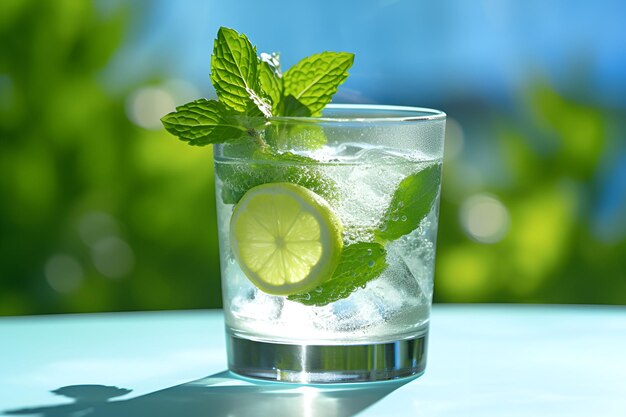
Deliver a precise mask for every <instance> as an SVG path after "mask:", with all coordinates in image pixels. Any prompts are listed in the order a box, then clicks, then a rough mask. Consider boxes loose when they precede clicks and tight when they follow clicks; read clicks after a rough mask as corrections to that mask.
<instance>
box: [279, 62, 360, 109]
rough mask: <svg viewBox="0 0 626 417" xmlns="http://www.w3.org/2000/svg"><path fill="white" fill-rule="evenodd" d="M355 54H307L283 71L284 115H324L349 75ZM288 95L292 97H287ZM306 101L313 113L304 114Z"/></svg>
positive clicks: (282, 107)
mask: <svg viewBox="0 0 626 417" xmlns="http://www.w3.org/2000/svg"><path fill="white" fill-rule="evenodd" d="M353 62H354V54H350V53H346V52H322V53H321V54H316V55H312V56H310V57H308V58H304V59H303V60H301V61H300V62H298V63H297V64H296V65H294V66H293V67H291V68H290V69H289V70H288V71H287V72H285V74H284V75H283V100H281V103H283V104H281V106H280V107H279V108H280V113H279V114H280V115H281V116H304V115H306V116H313V117H317V116H321V114H322V110H323V109H324V107H326V105H327V104H328V103H330V100H331V99H332V97H333V95H334V94H335V93H336V92H337V87H339V85H340V84H341V83H343V82H344V81H345V80H346V78H347V77H348V72H347V71H348V69H349V68H350V67H351V66H352V63H353ZM288 97H292V98H290V99H287V98H288ZM299 105H302V106H304V107H305V108H306V109H308V112H309V114H300V113H301V112H302V111H303V110H302V108H301V107H300V106H299Z"/></svg>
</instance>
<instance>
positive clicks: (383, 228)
mask: <svg viewBox="0 0 626 417" xmlns="http://www.w3.org/2000/svg"><path fill="white" fill-rule="evenodd" d="M378 229H379V230H380V231H381V232H384V231H385V230H387V223H383V224H381V225H380V226H378Z"/></svg>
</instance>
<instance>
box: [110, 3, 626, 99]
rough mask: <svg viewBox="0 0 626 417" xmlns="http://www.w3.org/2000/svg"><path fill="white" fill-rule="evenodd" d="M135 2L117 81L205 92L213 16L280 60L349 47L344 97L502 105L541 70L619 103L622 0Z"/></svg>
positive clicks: (587, 95)
mask: <svg viewBox="0 0 626 417" xmlns="http://www.w3.org/2000/svg"><path fill="white" fill-rule="evenodd" d="M101 4H102V6H103V9H106V8H111V7H114V6H111V4H112V3H109V2H107V3H104V2H101ZM113 4H114V3H113ZM134 8H135V13H134V17H133V21H134V22H133V25H132V27H133V29H132V31H131V33H129V35H128V42H127V44H126V46H125V47H124V48H123V49H122V50H121V51H120V52H119V54H118V56H117V58H116V60H115V61H114V63H113V65H112V67H111V69H110V72H109V74H108V77H109V78H110V79H112V80H115V83H116V84H124V81H131V80H132V79H133V78H135V77H136V78H139V77H140V74H145V72H156V73H161V74H164V75H167V76H171V77H176V78H183V79H186V80H189V81H191V82H193V83H194V84H196V85H197V86H198V87H200V89H201V90H202V91H210V90H211V86H210V82H209V79H208V76H207V75H208V73H209V66H210V65H209V64H210V61H209V60H210V53H211V48H212V40H213V38H214V37H215V33H216V32H217V29H218V27H219V26H222V25H223V26H229V27H232V28H234V29H237V30H238V31H240V32H244V33H246V34H247V35H248V36H249V37H250V39H251V40H252V42H253V43H255V44H256V45H257V46H258V50H259V51H279V52H281V54H282V59H283V62H284V66H285V67H289V66H290V65H292V64H293V63H295V62H296V61H297V60H299V59H300V58H302V57H305V56H307V55H310V54H313V53H316V52H321V51H324V50H342V51H351V52H354V53H355V54H356V61H355V64H354V67H353V69H352V71H351V76H350V78H349V79H348V81H347V82H346V84H345V86H344V88H343V90H342V94H343V97H341V98H342V99H343V101H370V102H379V103H400V104H419V105H422V106H430V105H433V106H434V105H438V104H440V103H442V102H449V101H457V100H460V101H466V100H468V99H479V100H488V101H491V102H497V103H501V104H505V103H511V102H512V101H514V100H515V97H517V96H518V95H519V94H520V90H523V88H524V86H525V85H526V83H528V81H529V80H532V79H534V78H535V77H544V78H546V79H547V80H548V81H549V82H550V83H551V84H552V85H553V86H555V87H556V88H557V89H559V90H563V91H567V92H568V93H569V94H570V95H576V96H579V97H583V98H584V99H585V100H588V101H590V102H593V103H595V104H599V105H603V106H608V107H616V108H623V107H624V106H625V103H626V99H624V97H626V42H625V41H624V39H625V36H624V35H625V31H624V29H623V26H624V22H625V21H626V2H622V1H618V0H602V1H594V2H590V1H579V0H574V1H566V0H554V1H549V2H548V1H541V0H529V1H524V2H521V1H513V0H501V1H499V0H477V1H471V2H470V1H461V0H439V1H430V2H426V1H412V0H369V1H336V0H335V1H328V0H321V1H315V2H302V1H292V2H288V1H279V0H266V1H254V0H239V1H229V2H227V1H214V0H209V1H206V0H204V1H203V0H182V1H176V2H173V1H168V0H155V1H138V2H135V3H134Z"/></svg>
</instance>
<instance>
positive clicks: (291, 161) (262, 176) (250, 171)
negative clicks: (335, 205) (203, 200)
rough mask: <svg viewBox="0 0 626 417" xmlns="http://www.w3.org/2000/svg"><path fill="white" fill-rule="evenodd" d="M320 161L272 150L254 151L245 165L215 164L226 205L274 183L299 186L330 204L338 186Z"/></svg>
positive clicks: (335, 196) (335, 197) (333, 199)
mask: <svg viewBox="0 0 626 417" xmlns="http://www.w3.org/2000/svg"><path fill="white" fill-rule="evenodd" d="M316 164H317V161H316V160H314V159H312V158H309V157H306V156H302V155H297V154H294V153H291V152H283V153H275V152H273V151H270V150H269V149H265V150H256V151H253V153H252V154H251V156H250V157H249V158H248V160H247V161H246V163H242V164H239V163H216V164H215V174H216V175H217V177H218V178H219V179H220V182H221V187H222V191H221V197H222V201H223V202H224V203H225V204H236V203H238V202H239V200H241V197H243V195H244V194H245V193H246V192H247V191H248V190H249V189H250V188H252V187H256V186H257V185H261V184H267V183H271V182H290V183H292V184H298V185H301V186H303V187H305V188H308V189H309V190H311V191H313V192H315V193H316V194H318V195H320V196H322V197H323V198H325V199H326V200H327V201H329V202H332V201H336V199H337V193H338V191H337V184H336V183H335V182H334V181H333V180H332V179H330V178H328V177H327V176H325V175H323V173H322V172H321V171H320V169H319V167H318V166H316Z"/></svg>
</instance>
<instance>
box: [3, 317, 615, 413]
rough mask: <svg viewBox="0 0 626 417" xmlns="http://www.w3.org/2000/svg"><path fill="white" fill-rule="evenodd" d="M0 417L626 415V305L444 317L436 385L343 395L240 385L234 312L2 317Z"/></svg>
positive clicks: (437, 337) (416, 382) (349, 388)
mask: <svg viewBox="0 0 626 417" xmlns="http://www.w3.org/2000/svg"><path fill="white" fill-rule="evenodd" d="M63 387H65V388H63ZM51 391H57V392H56V393H52V392H51ZM0 415H42V416H46V417H65V416H67V417H82V416H101V417H102V416H103V417H113V416H129V417H130V416H138V417H141V416H172V417H192V416H229V417H236V416H261V417H262V416H271V417H279V416H304V417H311V416H324V417H333V416H353V415H358V416H363V417H365V416H400V415H406V416H508V417H513V416H568V417H575V416H585V417H589V416H620V417H622V416H626V307H589V306H519V305H454V306H451V305H445V306H444V305H436V306H435V307H434V309H433V314H432V321H431V339H430V342H429V357H428V367H427V370H426V373H425V374H424V376H422V377H421V378H418V379H412V380H409V381H399V382H387V383H379V384H351V385H346V386H343V387H337V386H326V387H320V386H316V387H312V386H301V385H291V384H280V383H267V382H256V381H252V380H246V379H242V378H238V377H236V376H235V375H232V374H229V373H228V372H226V353H225V349H224V332H223V322H222V313H221V311H184V312H151V313H112V314H85V315H59V316H39V317H15V318H11V317H9V318H0Z"/></svg>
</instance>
